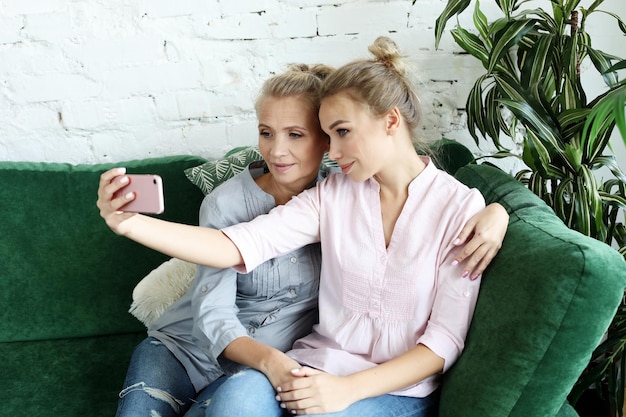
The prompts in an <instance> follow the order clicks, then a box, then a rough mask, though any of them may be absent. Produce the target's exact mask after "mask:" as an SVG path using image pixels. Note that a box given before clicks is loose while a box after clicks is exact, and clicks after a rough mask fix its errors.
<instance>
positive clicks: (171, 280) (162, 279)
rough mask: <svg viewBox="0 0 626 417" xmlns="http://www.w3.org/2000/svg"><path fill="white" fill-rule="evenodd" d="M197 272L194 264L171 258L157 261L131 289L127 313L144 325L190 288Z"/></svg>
mask: <svg viewBox="0 0 626 417" xmlns="http://www.w3.org/2000/svg"><path fill="white" fill-rule="evenodd" d="M195 275H196V265H195V264H192V263H189V262H186V261H182V260H180V259H177V258H172V259H170V260H169V261H166V262H164V263H162V264H161V265H159V266H158V267H157V268H156V269H154V270H152V272H150V273H149V274H148V275H146V276H145V278H144V279H142V280H141V281H140V282H139V284H137V286H136V287H135V289H134V290H133V303H132V304H131V306H130V310H128V311H129V313H131V314H132V315H133V316H135V317H136V318H137V319H138V320H139V321H141V322H142V323H143V324H144V325H145V326H146V327H148V326H150V324H152V322H154V320H156V319H157V318H159V317H160V316H161V314H163V312H164V311H165V310H166V309H167V308H168V307H169V306H170V305H171V304H172V303H173V302H174V301H176V300H178V299H179V298H180V297H181V296H182V295H183V294H184V293H185V292H187V289H188V288H189V285H190V284H191V281H193V279H194V277H195Z"/></svg>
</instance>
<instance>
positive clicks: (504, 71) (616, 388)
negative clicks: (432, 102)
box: [413, 0, 626, 416]
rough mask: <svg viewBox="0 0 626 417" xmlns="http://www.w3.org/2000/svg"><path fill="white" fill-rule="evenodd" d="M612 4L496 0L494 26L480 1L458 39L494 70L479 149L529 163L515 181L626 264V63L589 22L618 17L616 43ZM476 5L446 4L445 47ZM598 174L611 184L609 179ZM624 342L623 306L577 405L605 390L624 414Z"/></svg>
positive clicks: (471, 120) (474, 105)
mask: <svg viewBox="0 0 626 417" xmlns="http://www.w3.org/2000/svg"><path fill="white" fill-rule="evenodd" d="M413 2H415V1H413ZM603 2H604V0H595V1H593V2H592V3H591V4H590V5H589V7H588V8H583V7H581V6H580V3H581V0H543V1H540V2H537V1H535V2H533V3H534V4H540V5H541V7H545V8H547V9H544V8H529V9H524V10H522V9H521V6H522V5H523V4H529V1H528V0H496V1H495V3H496V4H497V6H498V8H499V11H500V12H501V15H502V16H501V17H499V18H497V19H494V20H492V21H488V19H487V17H486V15H485V14H484V13H483V11H482V10H481V8H480V3H479V1H478V0H476V1H475V2H474V10H473V25H474V27H473V28H472V30H468V29H466V28H464V27H462V26H461V25H460V24H459V23H458V21H457V24H456V26H455V27H454V28H453V29H452V30H451V34H452V36H453V38H454V40H455V41H456V43H457V44H458V45H459V46H460V47H461V48H462V49H463V50H464V51H466V52H467V53H468V54H470V55H471V56H473V57H475V58H477V59H478V60H480V62H481V63H482V65H483V66H484V68H485V73H484V74H483V75H481V76H480V77H479V78H478V79H477V80H476V81H475V84H474V86H473V88H472V89H471V91H470V94H469V96H468V99H467V107H466V110H467V125H468V128H469V132H470V133H471V134H472V136H473V138H474V140H475V141H476V143H477V145H479V146H480V139H481V137H482V138H485V139H486V140H490V141H491V142H492V143H493V145H495V147H496V149H497V152H496V153H495V154H494V155H490V156H491V157H496V158H506V157H516V158H520V159H521V160H522V161H523V162H524V163H525V165H526V166H527V168H525V169H522V170H521V171H520V172H518V173H517V174H516V178H517V179H518V180H520V181H521V182H523V183H524V184H526V185H527V186H528V187H529V188H530V189H531V190H532V191H533V192H534V193H535V194H537V195H538V196H540V197H541V198H542V199H543V200H544V201H545V202H546V203H547V204H548V205H549V206H550V207H552V208H553V209H554V211H555V212H556V214H557V215H558V216H559V217H560V218H561V219H562V220H563V221H564V222H565V223H566V224H567V225H568V226H569V227H570V228H573V229H575V230H578V231H580V232H582V233H584V234H586V235H588V236H591V237H593V238H596V239H598V240H601V241H604V242H606V243H607V244H610V245H613V246H614V247H616V248H617V250H619V251H620V253H621V254H622V255H624V256H625V257H626V227H625V226H624V224H623V220H622V219H623V214H624V211H625V209H626V176H625V175H624V173H623V172H622V171H621V170H620V168H619V166H618V164H617V162H616V160H615V156H614V154H613V152H612V149H611V146H610V142H609V140H610V137H611V134H612V133H613V131H614V130H615V127H617V131H618V132H619V134H620V135H621V137H622V139H623V140H624V143H626V117H625V115H624V108H625V105H626V82H625V81H624V80H620V78H619V75H620V73H621V72H622V71H623V70H624V69H626V61H625V60H623V59H622V58H619V57H616V56H613V55H611V54H608V53H605V52H602V51H600V50H598V49H595V48H594V47H593V46H592V42H591V41H592V36H591V34H589V33H587V31H586V29H585V26H586V25H585V24H586V22H587V19H588V18H589V17H590V16H591V15H592V14H596V13H606V14H608V15H609V16H611V17H612V18H614V19H615V22H616V25H615V31H616V37H621V36H622V35H623V34H626V26H625V25H624V23H623V22H622V20H621V19H620V17H619V16H618V15H616V14H615V13H610V12H607V11H602V10H600V9H599V6H600V5H601V4H602V3H603ZM471 3H472V0H448V1H447V3H446V7H445V8H444V10H443V12H442V13H441V15H440V16H439V18H438V19H437V22H436V25H435V42H436V46H437V47H438V46H439V42H440V40H441V37H442V36H443V33H444V29H445V26H446V24H447V22H448V21H449V20H450V19H451V18H452V17H454V16H458V15H459V14H461V13H463V12H464V11H465V10H466V9H467V8H468V7H469V6H470V4H471ZM622 42H623V40H622ZM587 59H588V60H589V61H590V62H591V64H592V65H591V66H592V68H593V69H595V70H596V71H597V72H598V74H600V75H601V76H602V78H603V80H604V83H605V84H606V89H605V91H604V92H603V93H602V94H600V95H598V96H597V97H595V98H593V99H590V98H589V97H587V93H586V91H585V88H584V86H583V83H582V82H581V78H580V64H581V62H583V61H584V60H587ZM506 136H508V137H510V138H512V139H513V140H514V142H515V143H520V144H521V145H522V146H521V149H522V151H521V152H518V153H516V152H514V151H511V150H509V149H506V147H505V146H503V145H502V141H501V138H502V137H506ZM599 168H603V169H604V170H605V171H607V172H608V173H609V176H610V177H609V178H608V179H606V178H605V179H600V174H597V171H598V169H599ZM602 175H605V174H602ZM625 345H626V307H625V306H621V307H620V309H619V310H618V312H617V314H616V316H615V319H614V320H613V323H612V325H611V327H610V329H609V332H608V338H607V340H606V341H605V342H603V343H602V345H601V346H599V347H598V349H597V350H596V352H595V353H594V355H593V359H592V362H591V363H590V365H589V366H588V369H587V370H586V371H585V373H584V374H583V375H582V376H581V378H580V380H579V382H578V383H577V385H576V386H575V387H574V389H573V390H572V393H571V394H570V401H571V402H572V403H575V402H576V401H577V399H578V398H579V396H580V395H581V393H582V392H583V391H584V390H585V389H586V388H587V387H589V386H590V385H591V384H597V385H598V386H602V387H603V388H604V392H606V393H608V399H609V403H610V405H611V409H612V415H619V416H622V404H623V400H624V386H625V380H624V379H625V376H626V360H623V359H622V355H623V353H624V348H625Z"/></svg>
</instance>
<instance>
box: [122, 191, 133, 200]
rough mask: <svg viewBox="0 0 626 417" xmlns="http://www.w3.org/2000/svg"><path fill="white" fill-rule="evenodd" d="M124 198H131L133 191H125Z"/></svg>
mask: <svg viewBox="0 0 626 417" xmlns="http://www.w3.org/2000/svg"><path fill="white" fill-rule="evenodd" d="M124 198H125V199H127V200H130V199H131V198H133V193H132V191H131V192H130V193H126V194H125V195H124Z"/></svg>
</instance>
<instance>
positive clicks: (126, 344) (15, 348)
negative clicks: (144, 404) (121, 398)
mask: <svg viewBox="0 0 626 417" xmlns="http://www.w3.org/2000/svg"><path fill="white" fill-rule="evenodd" d="M145 337H146V334H145V331H142V332H140V333H127V334H120V335H108V336H93V337H85V338H72V339H57V340H40V341H36V342H13V343H0V358H2V364H0V371H2V389H1V390H0V404H2V407H1V411H0V415H2V416H6V417H34V416H38V417H42V416H50V417H52V416H57V417H61V416H67V417H79V416H85V417H87V416H89V417H113V416H114V415H115V409H116V407H117V400H118V394H119V392H120V390H121V388H122V384H123V382H124V377H125V376H126V369H128V363H129V360H130V355H131V353H132V351H133V349H134V348H135V346H137V344H138V343H139V342H140V341H141V340H143V339H144V338H145Z"/></svg>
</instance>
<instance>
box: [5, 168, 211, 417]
mask: <svg viewBox="0 0 626 417" xmlns="http://www.w3.org/2000/svg"><path fill="white" fill-rule="evenodd" d="M203 161H204V159H202V158H199V157H195V156H177V157H166V158H154V159H146V160H142V161H130V162H123V163H119V164H115V165H119V166H126V167H128V171H129V172H135V173H140V172H141V173H156V174H160V175H161V176H162V177H163V182H164V188H165V200H166V201H165V204H166V208H165V213H164V214H163V215H162V217H163V218H167V219H171V220H175V221H179V222H183V223H189V224H197V216H198V209H199V207H200V202H201V200H202V198H203V195H202V193H201V192H199V190H198V189H197V188H196V187H195V186H194V185H193V184H191V183H190V182H189V181H188V180H187V179H186V178H185V176H184V173H183V170H184V169H186V168H188V167H190V166H195V165H198V164H199V163H202V162H203ZM113 166H114V165H113V164H102V165H79V166H72V165H68V164H51V163H26V162H17V163H16V162H0V184H2V186H1V187H0V212H2V214H3V218H2V221H1V222H0V259H2V261H1V262H2V266H3V270H2V274H1V275H0V304H1V305H2V309H1V310H0V359H1V360H0V375H1V377H0V378H1V380H2V390H0V404H2V405H1V406H0V408H1V409H2V412H1V413H0V414H2V415H5V416H11V417H21V416H24V417H25V416H29V417H30V416H48V415H49V416H60V415H63V416H102V417H104V416H107V417H110V416H112V415H114V413H115V407H116V404H117V393H118V392H119V390H120V388H121V385H122V383H123V380H124V375H125V373H126V368H127V366H128V361H129V359H130V355H131V353H132V349H133V347H134V346H135V345H136V344H137V343H138V341H139V340H140V339H142V338H144V337H145V329H144V328H143V326H142V325H141V324H140V323H139V322H138V321H137V320H136V319H135V318H134V317H132V316H131V315H130V314H128V308H129V306H130V303H131V294H132V290H133V287H134V286H135V284H136V283H137V282H138V281H139V280H140V279H141V278H143V276H145V275H146V273H148V272H149V271H150V270H152V269H153V268H155V267H156V266H158V265H159V264H161V263H162V262H163V261H164V260H165V259H166V257H165V256H163V255H161V254H159V253H157V252H154V251H151V250H149V249H146V248H144V247H141V246H140V245H138V244H135V243H133V242H131V241H130V240H128V239H126V238H123V237H120V236H117V235H115V234H114V233H113V232H111V230H110V229H109V228H108V227H107V226H106V225H105V223H104V221H103V220H102V218H100V216H99V213H98V209H97V208H96V205H95V202H96V199H97V196H96V192H97V188H98V179H99V176H100V174H101V172H103V171H105V170H106V169H109V168H111V167H113Z"/></svg>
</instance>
